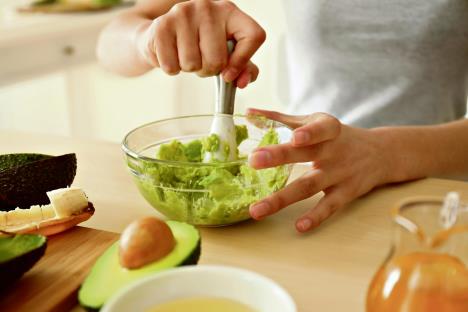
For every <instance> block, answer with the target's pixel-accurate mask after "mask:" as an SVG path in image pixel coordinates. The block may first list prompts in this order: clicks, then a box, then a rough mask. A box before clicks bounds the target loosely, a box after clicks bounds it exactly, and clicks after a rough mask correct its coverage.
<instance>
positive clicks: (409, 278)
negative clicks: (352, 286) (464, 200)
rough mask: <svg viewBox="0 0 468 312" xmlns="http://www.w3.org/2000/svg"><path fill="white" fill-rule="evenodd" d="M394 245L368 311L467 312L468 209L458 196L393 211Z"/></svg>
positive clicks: (373, 284) (414, 200)
mask: <svg viewBox="0 0 468 312" xmlns="http://www.w3.org/2000/svg"><path fill="white" fill-rule="evenodd" d="M392 218H393V221H394V226H395V229H394V236H393V244H392V246H391V249H390V253H389V255H388V257H387V259H386V260H385V262H384V263H383V265H382V266H381V267H380V269H379V270H378V271H377V273H376V274H375V276H374V278H373V280H372V282H371V284H370V286H369V290H368V293H367V302H366V311H367V312H376V311H379V312H387V311H389V312H390V311H392V312H410V311H411V312H419V311H421V312H422V311H424V312H428V311H429V312H430V311H434V312H435V311H441V312H442V311H443V312H455V311H456V312H462V311H463V312H467V311H468V267H467V264H468V206H466V205H464V204H461V203H460V201H459V199H458V194H456V193H449V195H448V196H447V198H446V200H445V201H443V200H442V199H441V198H430V197H424V198H412V199H408V200H406V201H404V202H403V203H402V204H400V205H399V206H397V207H395V208H394V209H393V210H392Z"/></svg>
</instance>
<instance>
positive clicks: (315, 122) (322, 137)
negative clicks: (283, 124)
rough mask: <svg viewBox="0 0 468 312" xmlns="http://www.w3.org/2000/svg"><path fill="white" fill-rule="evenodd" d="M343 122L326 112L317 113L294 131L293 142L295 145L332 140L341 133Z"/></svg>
mask: <svg viewBox="0 0 468 312" xmlns="http://www.w3.org/2000/svg"><path fill="white" fill-rule="evenodd" d="M340 131H341V123H340V121H339V120H338V119H336V118H335V117H333V116H331V115H328V114H325V113H315V114H312V115H311V116H310V117H308V118H307V122H306V124H305V125H303V126H301V127H299V128H297V129H295V130H294V132H293V138H292V140H291V143H292V144H293V145H294V146H308V145H314V144H317V143H321V142H325V141H328V140H332V139H334V138H336V137H338V135H339V134H340Z"/></svg>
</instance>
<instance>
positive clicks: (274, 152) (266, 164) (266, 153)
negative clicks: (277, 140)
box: [249, 142, 327, 169]
mask: <svg viewBox="0 0 468 312" xmlns="http://www.w3.org/2000/svg"><path fill="white" fill-rule="evenodd" d="M326 145H327V144H326V142H325V143H322V144H316V145H314V146H304V147H294V146H292V145H291V143H285V144H276V145H270V146H265V147H261V148H258V149H256V150H255V151H254V152H253V153H251V154H250V155H249V165H250V166H251V167H253V168H255V169H263V168H270V167H276V166H279V165H284V164H292V163H298V162H308V161H314V162H318V161H320V159H322V158H324V157H325V151H324V150H326Z"/></svg>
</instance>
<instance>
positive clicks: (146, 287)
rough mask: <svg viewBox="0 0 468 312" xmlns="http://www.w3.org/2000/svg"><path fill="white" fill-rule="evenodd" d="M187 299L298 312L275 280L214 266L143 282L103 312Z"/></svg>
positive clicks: (172, 272) (134, 311)
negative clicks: (222, 300) (220, 300)
mask: <svg viewBox="0 0 468 312" xmlns="http://www.w3.org/2000/svg"><path fill="white" fill-rule="evenodd" d="M187 297H221V298H226V299H231V300H235V301H238V302H240V303H244V304H245V305H248V306H250V307H252V308H253V309H255V310H256V311H258V312H297V310H296V305H295V304H294V301H293V300H292V298H291V296H290V295H289V294H288V293H287V292H286V291H285V290H284V289H283V288H281V287H280V286H279V285H278V284H277V283H275V282H274V281H273V280H271V279H269V278H267V277H265V276H262V275H259V274H257V273H255V272H251V271H248V270H244V269H239V268H233V267H227V266H212V265H198V266H186V267H181V268H176V269H172V270H168V271H165V272H162V273H158V274H155V275H152V276H149V277H147V278H144V279H141V280H139V281H137V282H135V283H133V284H131V285H129V286H127V287H125V288H124V289H122V290H121V291H119V292H118V293H117V294H115V295H114V296H113V297H112V298H111V299H110V300H109V301H108V302H107V303H106V305H105V306H104V307H103V309H102V310H101V311H102V312H128V311H132V312H140V311H141V312H143V311H146V310H148V309H149V308H152V307H154V306H155V305H157V304H161V303H164V302H167V301H172V300H175V299H179V298H187ZM181 312H184V311H181ZM187 312H189V311H187Z"/></svg>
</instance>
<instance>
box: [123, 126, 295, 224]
mask: <svg viewBox="0 0 468 312" xmlns="http://www.w3.org/2000/svg"><path fill="white" fill-rule="evenodd" d="M247 138H248V133H247V128H246V127H245V126H236V141H237V145H240V144H241V143H242V141H244V140H245V139H247ZM278 143H279V138H278V134H277V132H276V131H275V130H274V129H270V130H269V131H267V132H266V133H265V135H264V136H263V138H262V140H261V141H260V143H259V145H258V146H259V147H260V146H266V145H271V144H278ZM217 147H219V138H217V136H216V135H210V136H208V137H206V138H203V139H201V140H194V141H191V142H188V143H182V142H180V141H177V140H174V141H172V142H170V143H167V144H162V145H161V146H160V147H159V149H158V151H157V153H156V158H157V159H161V160H167V161H181V162H185V163H186V164H183V165H177V164H170V163H168V164H164V163H151V162H145V161H144V162H143V165H142V166H140V167H138V168H134V169H135V171H136V172H139V173H140V174H139V175H138V176H135V181H136V184H137V186H138V188H139V189H140V192H141V193H142V194H143V196H144V197H145V198H146V199H147V200H148V201H149V202H150V203H151V204H152V205H153V206H154V207H155V208H156V209H158V210H159V211H160V212H162V213H163V214H164V215H166V216H167V217H169V218H171V219H174V220H179V221H185V222H189V223H191V224H196V225H225V224H232V223H236V222H239V221H243V220H246V219H249V218H250V216H249V211H248V210H249V209H248V208H249V206H250V204H252V203H253V202H256V201H258V200H260V199H262V198H264V197H266V196H268V195H270V194H271V193H273V192H275V191H277V190H279V189H281V188H282V187H284V185H285V184H286V182H287V179H288V176H289V168H288V167H287V166H278V167H275V168H268V169H262V170H255V169H253V168H251V167H250V166H248V165H247V163H246V162H245V161H240V162H237V163H234V164H233V163H222V162H216V161H213V163H212V164H209V165H202V166H200V165H199V163H201V162H202V161H203V157H204V154H205V153H206V152H212V151H215V150H216V148H217ZM237 154H239V152H238V151H237ZM212 158H213V157H212ZM239 159H240V160H245V159H246V157H245V156H242V155H240V156H239ZM187 163H194V165H193V166H190V164H187ZM129 165H130V167H132V166H133V165H132V164H129Z"/></svg>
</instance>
